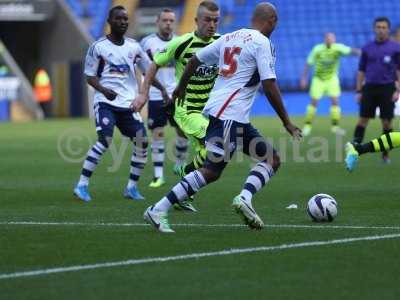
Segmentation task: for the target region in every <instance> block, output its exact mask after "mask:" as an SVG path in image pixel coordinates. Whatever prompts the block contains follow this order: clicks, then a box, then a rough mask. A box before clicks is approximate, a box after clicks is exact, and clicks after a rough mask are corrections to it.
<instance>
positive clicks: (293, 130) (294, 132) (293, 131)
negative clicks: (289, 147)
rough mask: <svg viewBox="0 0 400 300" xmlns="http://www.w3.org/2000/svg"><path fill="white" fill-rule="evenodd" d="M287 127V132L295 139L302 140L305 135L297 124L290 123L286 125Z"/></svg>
mask: <svg viewBox="0 0 400 300" xmlns="http://www.w3.org/2000/svg"><path fill="white" fill-rule="evenodd" d="M285 128H286V130H287V132H289V134H290V135H291V136H292V137H293V138H294V139H295V140H300V139H301V138H302V137H303V135H302V133H301V129H300V128H298V127H297V126H296V125H293V124H292V123H288V124H286V125H285Z"/></svg>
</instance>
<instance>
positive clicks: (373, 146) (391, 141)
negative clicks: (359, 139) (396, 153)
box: [345, 132, 400, 171]
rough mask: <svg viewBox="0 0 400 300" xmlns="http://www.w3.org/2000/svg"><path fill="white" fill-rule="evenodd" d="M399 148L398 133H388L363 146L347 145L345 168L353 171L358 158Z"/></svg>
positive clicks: (399, 138)
mask: <svg viewBox="0 0 400 300" xmlns="http://www.w3.org/2000/svg"><path fill="white" fill-rule="evenodd" d="M399 147H400V132H388V133H385V134H383V135H381V136H380V137H379V138H376V139H373V140H371V141H369V142H367V143H365V144H356V143H347V144H346V148H345V152H346V159H345V163H346V168H347V170H349V171H353V170H354V168H355V167H356V165H357V161H358V157H359V156H360V155H363V154H365V153H372V152H382V153H383V152H385V151H389V150H392V149H394V148H399Z"/></svg>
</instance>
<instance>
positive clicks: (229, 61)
mask: <svg viewBox="0 0 400 300" xmlns="http://www.w3.org/2000/svg"><path fill="white" fill-rule="evenodd" d="M240 52H242V48H239V47H226V48H225V51H224V67H223V68H222V69H221V75H222V76H223V77H231V76H232V75H233V74H235V72H236V70H237V60H236V58H235V56H236V55H239V54H240Z"/></svg>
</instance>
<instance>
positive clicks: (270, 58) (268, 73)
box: [255, 41, 276, 80]
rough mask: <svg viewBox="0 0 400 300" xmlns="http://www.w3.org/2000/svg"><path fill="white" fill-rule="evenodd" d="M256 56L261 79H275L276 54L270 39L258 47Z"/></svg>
mask: <svg viewBox="0 0 400 300" xmlns="http://www.w3.org/2000/svg"><path fill="white" fill-rule="evenodd" d="M255 58H256V62H257V69H258V73H259V74H260V80H266V79H275V78H276V74H275V55H274V53H273V50H272V46H271V43H270V42H269V41H268V43H262V44H261V45H260V46H259V47H258V48H257V49H256V55H255Z"/></svg>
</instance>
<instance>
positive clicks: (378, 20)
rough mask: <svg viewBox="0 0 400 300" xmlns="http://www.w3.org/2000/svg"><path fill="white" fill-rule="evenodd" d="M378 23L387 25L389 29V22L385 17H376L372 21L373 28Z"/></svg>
mask: <svg viewBox="0 0 400 300" xmlns="http://www.w3.org/2000/svg"><path fill="white" fill-rule="evenodd" d="M378 22H386V24H388V27H389V28H390V20H389V18H387V17H377V18H375V20H374V26H375V25H376V23H378Z"/></svg>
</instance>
